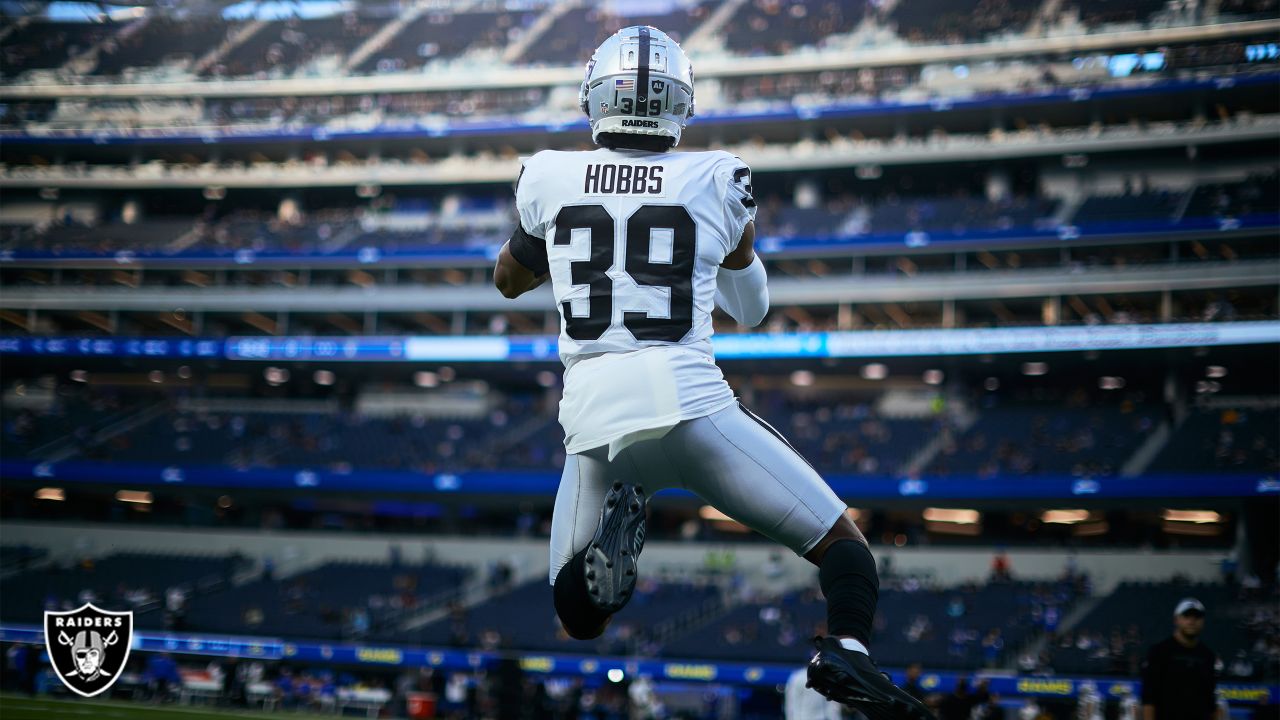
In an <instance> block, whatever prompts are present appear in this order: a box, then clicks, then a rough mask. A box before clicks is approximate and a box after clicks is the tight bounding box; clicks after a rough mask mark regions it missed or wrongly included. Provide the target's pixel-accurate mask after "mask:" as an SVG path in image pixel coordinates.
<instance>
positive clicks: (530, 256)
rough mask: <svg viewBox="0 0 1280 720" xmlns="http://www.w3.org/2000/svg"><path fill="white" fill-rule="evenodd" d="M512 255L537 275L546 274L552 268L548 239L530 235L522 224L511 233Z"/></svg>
mask: <svg viewBox="0 0 1280 720" xmlns="http://www.w3.org/2000/svg"><path fill="white" fill-rule="evenodd" d="M511 257H513V258H515V259H516V262H518V263H520V264H521V265H523V266H525V268H527V269H528V270H529V271H530V272H532V273H533V274H534V275H535V276H537V277H542V276H543V275H546V274H547V271H548V270H549V269H550V266H549V265H548V264H547V241H546V240H543V239H542V238H539V237H534V236H532V235H530V234H529V233H527V232H525V231H524V228H522V227H520V225H516V230H515V232H513V233H511Z"/></svg>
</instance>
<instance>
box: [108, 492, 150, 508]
mask: <svg viewBox="0 0 1280 720" xmlns="http://www.w3.org/2000/svg"><path fill="white" fill-rule="evenodd" d="M116 500H119V501H120V502H126V503H137V504H139V505H150V504H151V493H149V492H147V491H145V490H121V491H119V492H117V493H116Z"/></svg>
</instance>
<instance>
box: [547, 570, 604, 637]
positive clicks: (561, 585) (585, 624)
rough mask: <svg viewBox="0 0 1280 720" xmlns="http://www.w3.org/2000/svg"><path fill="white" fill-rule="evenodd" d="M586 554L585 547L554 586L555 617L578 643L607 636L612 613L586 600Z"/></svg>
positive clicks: (559, 575) (560, 575)
mask: <svg viewBox="0 0 1280 720" xmlns="http://www.w3.org/2000/svg"><path fill="white" fill-rule="evenodd" d="M586 557H587V551H586V549H585V548H584V549H583V550H581V551H580V552H578V554H576V555H574V556H573V558H572V559H571V560H569V562H567V563H565V564H564V567H562V568H560V572H559V573H557V574H556V582H555V586H554V587H553V595H554V596H555V603H556V615H558V616H560V624H562V625H564V630H565V632H567V633H569V637H571V638H573V639H575V640H592V639H594V638H598V637H600V635H601V634H602V633H604V628H605V621H606V620H608V619H609V613H607V612H605V611H603V610H601V609H600V608H598V607H596V606H595V605H594V604H593V603H592V602H591V599H590V598H589V597H587V583H586V580H584V579H583V574H584V573H585V565H586Z"/></svg>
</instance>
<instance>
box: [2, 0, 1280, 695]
mask: <svg viewBox="0 0 1280 720" xmlns="http://www.w3.org/2000/svg"><path fill="white" fill-rule="evenodd" d="M0 11H3V15H2V16H0V56H2V57H3V65H0V75H2V76H3V79H2V80H3V84H0V163H2V164H0V193H2V197H0V232H2V233H3V236H0V282H2V283H3V285H2V287H0V329H2V330H0V331H2V335H0V361H2V362H3V381H2V382H3V438H2V440H3V445H2V446H0V451H2V453H3V458H0V476H2V477H3V486H2V487H0V514H2V518H3V521H2V524H0V536H2V537H0V540H2V542H0V556H2V557H0V560H2V563H3V565H2V567H0V573H2V575H0V642H2V643H3V648H4V653H3V656H4V662H5V665H4V670H5V674H4V681H5V687H6V690H7V691H8V693H9V694H6V695H4V696H2V699H0V712H3V713H4V714H5V715H6V716H9V717H23V716H24V715H23V713H30V714H31V715H32V716H40V717H56V716H60V714H62V713H64V712H69V711H70V710H69V709H68V707H67V706H61V705H57V704H39V702H43V701H39V702H37V701H32V700H27V699H19V698H17V697H16V696H15V695H14V693H20V692H24V691H38V692H39V693H40V694H41V695H42V696H50V697H52V698H58V697H66V695H67V693H66V691H65V690H64V689H63V688H62V687H61V685H60V684H59V683H58V681H57V679H56V678H54V677H53V676H52V675H51V674H50V673H49V672H48V668H47V665H44V664H42V661H41V659H40V655H41V654H42V650H41V643H42V642H43V640H42V635H41V633H40V631H39V629H38V626H39V624H40V622H41V617H42V613H43V611H44V610H45V609H69V608H73V607H77V606H79V605H80V604H82V603H83V602H85V601H90V600H91V601H93V602H95V603H96V604H98V605H100V606H102V607H106V608H113V609H127V608H132V609H134V611H135V613H136V618H137V626H138V628H139V631H138V632H139V637H138V638H137V639H136V640H135V644H134V651H133V654H132V656H131V659H130V667H129V671H128V672H127V673H126V674H125V675H124V676H123V677H122V678H121V679H120V681H119V682H118V683H117V684H116V685H115V687H114V689H113V690H112V693H111V694H112V695H113V696H114V697H115V698H116V699H117V700H123V701H127V702H128V704H121V705H87V706H86V707H88V708H90V709H88V710H79V709H77V712H80V713H84V712H89V713H90V714H93V713H95V712H100V713H101V714H102V715H103V716H116V717H125V716H132V714H131V713H134V712H136V713H138V716H139V717H158V715H155V714H154V713H153V714H147V712H145V708H146V707H149V706H150V705H153V704H157V703H162V702H173V701H177V702H182V703H199V704H204V705H208V706H215V707H219V708H222V712H240V711H243V710H244V708H246V707H255V708H256V707H262V708H265V709H267V710H272V711H276V712H278V711H281V710H285V709H301V710H307V711H310V712H317V713H319V712H332V711H338V710H341V711H343V712H345V713H347V714H352V713H356V714H364V713H365V712H375V713H376V712H381V713H383V715H384V716H399V717H404V716H406V715H407V714H409V713H416V714H418V715H419V716H429V715H430V714H432V713H434V714H435V715H437V716H443V717H497V718H517V717H520V718H550V717H557V718H567V717H584V718H585V717H600V718H605V717H610V718H612V717H636V718H643V717H699V718H702V717H707V718H710V717H715V718H732V717H741V718H776V717H781V716H782V712H783V711H782V703H783V693H782V689H783V687H784V686H785V685H786V683H787V682H788V679H789V678H790V677H791V675H792V673H793V672H794V671H795V670H796V669H797V668H800V667H801V666H802V665H803V663H804V661H805V660H806V658H807V648H808V642H807V640H808V638H809V637H810V636H812V635H813V634H814V633H815V632H816V631H819V630H820V627H821V624H822V622H823V620H824V615H823V610H822V608H823V606H822V603H821V599H820V598H818V597H817V596H816V583H815V581H814V577H813V573H812V569H811V568H809V567H808V566H807V564H806V563H804V562H803V561H802V560H799V559H797V558H794V557H790V556H788V555H787V554H786V553H784V552H779V551H778V550H777V549H776V548H775V547H773V546H772V545H770V544H768V543H766V542H764V541H763V540H762V539H761V538H759V537H757V536H754V535H752V534H750V533H746V532H743V528H741V527H740V526H738V525H737V524H736V523H734V522H733V521H732V520H729V519H727V518H724V517H722V516H719V515H717V514H716V513H715V512H714V511H712V510H711V509H710V508H706V507H702V506H701V503H699V502H698V501H697V499H696V498H693V497H691V496H687V495H680V494H678V493H672V494H663V495H660V496H659V498H658V500H657V501H656V502H655V503H654V504H653V507H652V511H651V513H652V514H651V518H650V530H649V537H650V541H649V545H648V546H647V547H646V550H645V556H644V560H643V562H642V568H643V574H644V579H643V581H642V584H641V587H640V592H638V593H637V597H636V599H635V600H634V601H633V602H632V603H631V605H630V606H629V607H627V608H626V610H625V611H624V612H623V613H621V614H620V615H619V617H618V618H617V619H616V622H615V623H614V624H613V626H612V627H611V629H610V631H609V632H608V634H607V635H606V636H605V637H604V638H602V639H601V640H600V641H599V642H596V643H578V642H572V641H568V640H566V639H564V637H563V635H561V634H559V633H558V627H557V625H556V621H555V619H554V612H553V610H552V607H551V598H550V592H549V589H548V587H547V585H546V570H547V551H546V543H547V534H548V529H549V522H550V512H551V506H552V499H553V496H554V492H555V486H556V482H557V480H558V468H559V466H560V463H561V462H562V460H563V446H562V445H561V444H560V441H561V437H562V436H561V435H560V430H559V427H558V424H557V423H556V421H555V408H556V402H557V399H558V384H559V370H560V368H559V364H558V362H557V360H556V358H555V349H554V336H555V333H556V332H557V330H558V326H557V319H556V316H555V313H554V311H553V308H552V304H551V302H550V296H549V293H547V292H546V291H545V290H543V291H539V292H537V293H532V294H531V295H529V296H527V297H524V298H521V299H520V300H518V301H515V302H511V301H506V300H504V299H503V298H501V297H500V296H499V295H498V293H497V292H496V291H495V290H493V288H492V284H491V275H490V272H491V271H490V267H491V265H492V262H493V259H494V257H495V255H496V250H497V248H498V247H499V246H500V244H501V242H502V241H503V240H504V239H505V237H506V236H507V235H508V234H509V232H510V230H511V228H512V223H513V222H514V220H513V218H514V215H513V211H512V197H511V190H510V189H511V183H512V181H513V180H514V178H515V176H516V173H517V171H518V168H519V160H518V158H519V157H520V156H523V155H528V154H531V153H533V152H535V151H537V150H539V149H543V148H548V147H551V148H583V147H586V146H587V145H588V137H587V135H586V124H585V121H584V120H583V118H581V116H580V115H579V113H578V112H577V109H576V101H577V82H578V79H579V78H580V76H581V71H582V70H581V69H582V66H583V63H584V61H585V59H586V58H587V56H588V55H589V53H590V51H591V50H592V49H593V48H594V47H595V45H596V44H597V43H598V42H599V41H600V40H601V39H603V38H604V37H605V36H607V34H609V33H610V32H612V31H613V30H616V29H617V28H619V27H622V26H625V25H630V24H652V25H655V26H657V27H660V28H662V29H663V30H665V31H667V32H669V33H670V34H671V35H672V36H673V37H676V38H677V39H678V40H680V41H681V42H682V44H683V46H684V48H685V49H686V50H687V51H688V52H689V53H690V55H691V56H692V57H693V60H694V63H695V67H696V69H697V73H698V75H697V77H698V86H697V95H698V113H699V114H698V117H697V118H695V120H694V122H693V124H692V125H691V126H690V128H689V129H688V131H687V133H686V136H685V140H684V142H682V144H681V148H682V149H687V148H693V149H699V148H722V149H727V150H730V151H731V152H734V153H735V154H738V155H740V156H741V157H742V158H743V159H744V160H746V161H747V162H748V163H750V164H751V165H752V167H753V169H754V177H753V184H754V187H755V192H756V199H757V201H758V204H759V219H758V225H759V231H758V238H759V240H758V246H759V248H760V250H761V252H762V254H763V256H764V259H765V262H766V264H767V267H768V269H769V273H770V281H771V282H770V284H771V290H772V296H773V309H772V310H771V312H770V314H769V316H768V318H767V320H766V321H765V323H764V324H763V325H762V326H761V327H760V328H757V329H756V330H755V331H748V330H746V329H744V328H739V327H736V326H735V325H734V324H733V322H732V320H730V319H728V318H727V317H723V316H717V331H718V333H719V335H718V337H717V354H718V355H719V357H720V358H721V365H722V367H723V368H724V370H725V373H726V376H727V377H728V378H729V380H730V382H731V384H732V385H733V386H734V388H735V390H736V391H737V392H738V393H739V394H740V395H741V396H742V397H743V399H744V402H745V403H746V404H748V405H749V406H751V407H753V408H755V409H756V410H757V411H758V412H759V413H761V414H762V415H764V416H765V417H766V418H767V419H769V420H770V421H771V422H772V423H774V424H775V425H776V426H777V427H779V428H780V429H781V430H782V431H783V432H784V433H785V434H787V435H788V437H789V438H791V440H792V441H793V443H795V444H796V445H797V447H798V448H799V449H800V450H801V452H803V453H804V454H805V455H806V456H807V457H808V458H810V459H811V460H812V462H813V463H814V464H815V466H817V467H818V468H819V470H820V471H822V472H823V474H824V475H825V476H826V477H827V478H828V479H829V480H830V482H831V484H832V485H833V487H834V488H835V489H836V490H837V492H839V494H840V495H841V496H842V497H843V498H845V499H846V501H847V502H848V503H849V504H850V505H851V506H852V507H853V508H856V509H855V510H851V512H852V513H853V514H854V515H855V516H856V520H857V522H858V524H859V526H860V527H862V528H863V530H864V531H865V532H866V534H867V536H868V537H869V539H870V541H871V543H872V546H873V550H874V552H875V553H876V554H877V557H878V558H879V559H880V563H881V578H882V581H881V582H882V595H881V607H880V617H879V618H878V619H877V623H876V637H875V641H874V644H873V652H874V655H875V657H877V658H878V659H879V661H880V663H881V664H882V666H884V667H887V668H889V669H891V670H892V671H893V673H894V676H895V678H897V679H899V680H900V681H901V680H902V679H903V673H904V671H905V670H906V668H907V667H908V666H909V665H911V664H912V663H919V664H920V665H921V666H922V668H923V674H922V675H921V676H920V685H921V687H922V688H923V690H924V691H925V692H927V693H928V694H930V695H932V696H934V697H935V699H941V698H946V697H948V696H950V699H948V700H947V701H946V702H943V703H942V708H941V709H942V716H941V717H942V720H962V719H963V718H968V717H969V716H970V712H971V711H972V712H973V717H975V718H980V719H981V720H996V719H997V718H1008V719H1009V720H1012V718H1014V717H1015V716H1016V717H1018V718H1020V720H1032V719H1033V718H1037V717H1040V716H1043V715H1048V716H1049V717H1052V718H1055V719H1057V720H1062V719H1063V718H1067V717H1071V716H1077V717H1080V718H1084V719H1085V720H1093V719H1094V718H1095V717H1102V716H1103V715H1105V717H1108V718H1112V717H1118V718H1125V719H1126V720H1132V719H1133V718H1134V717H1135V715H1134V712H1135V710H1134V701H1133V700H1132V698H1133V693H1134V691H1135V687H1136V686H1135V682H1136V680H1137V678H1138V675H1137V671H1138V663H1139V662H1140V659H1141V657H1142V654H1143V653H1144V652H1145V648H1146V647H1147V646H1149V645H1150V644H1151V643H1153V642H1155V641H1156V640H1158V639H1160V638H1162V637H1163V636H1165V635H1166V634H1167V633H1168V632H1169V630H1170V621H1171V615H1172V609H1173V607H1174V604H1175V602H1176V601H1177V600H1178V599H1180V598H1182V597H1184V596H1195V597H1198V598H1199V599H1201V600H1202V601H1203V602H1204V603H1205V604H1206V606H1207V607H1208V623H1207V631H1206V632H1207V634H1206V638H1207V641H1208V643H1209V644H1210V646H1211V647H1212V648H1213V649H1214V650H1215V651H1217V653H1218V655H1219V656H1220V659H1221V669H1220V674H1221V684H1220V687H1221V688H1222V689H1223V692H1222V696H1223V701H1224V702H1227V703H1229V705H1230V712H1231V715H1232V716H1233V717H1235V718H1246V717H1265V716H1268V715H1269V716H1270V717H1275V703H1276V702H1277V699H1278V697H1280V691H1278V690H1277V688H1276V681H1277V677H1278V675H1280V671H1278V658H1280V613H1278V608H1277V595H1276V567H1277V561H1280V551H1278V546H1280V530H1278V529H1277V528H1278V527H1280V523H1278V522H1277V517H1278V514H1277V510H1278V507H1277V495H1280V479H1278V478H1277V469H1278V467H1277V450H1278V448H1280V387H1278V377H1280V376H1278V374H1277V349H1278V344H1280V306H1278V302H1280V283H1278V282H1277V278H1278V277H1280V273H1278V270H1280V265H1278V263H1280V260H1278V256H1280V252H1278V249H1280V248H1278V246H1277V229H1278V228H1280V186H1278V184H1277V171H1278V170H1280V161H1277V151H1278V150H1280V141H1278V138H1280V135H1278V134H1277V131H1278V130H1280V107H1277V106H1278V105H1280V94H1278V93H1277V89H1278V83H1277V80H1278V79H1280V66H1278V63H1280V52H1278V51H1277V44H1276V41H1277V31H1278V30H1280V20H1278V19H1277V6H1276V3H1275V2H1274V0H1200V1H1199V2H1197V1H1196V0H1172V1H1170V2H1165V1H1164V0H1033V1H1031V2H1023V1H1022V0H1004V1H1001V0H982V1H981V2H978V3H971V2H962V1H960V0H898V1H897V2H895V1H894V0H881V1H878V2H820V1H819V2H804V1H803V0H705V1H703V2H697V1H690V2H676V1H671V2H646V3H640V2H612V3H601V4H595V3H583V2H543V1H540V0H523V1H512V2H495V1H492V0H459V1H457V2H445V1H436V2H432V1H429V0H423V1H420V2H408V1H406V2H360V3H353V2H345V3H344V2H328V1H318V2H310V1H305V0H304V1H299V2H290V3H275V2H260V3H250V2H245V3H239V4H232V3H228V2H219V1H218V0H171V1H170V2H157V3H142V4H140V5H138V6H136V7H135V6H133V5H121V4H112V3H107V4H102V5H97V4H93V5H90V4H84V5H81V4H76V3H63V2H55V3H42V2H15V1H13V0H7V1H6V2H2V3H0ZM960 680H966V681H968V682H969V683H971V685H972V689H971V693H970V695H968V696H967V697H962V696H961V695H960V694H958V693H957V691H956V690H955V688H956V686H957V684H958V683H959V681H960ZM67 700H68V701H70V699H69V698H67ZM657 705H661V706H662V709H657V708H656V706H657ZM572 708H579V709H580V710H581V712H580V714H575V713H576V712H577V711H575V710H573V709H572Z"/></svg>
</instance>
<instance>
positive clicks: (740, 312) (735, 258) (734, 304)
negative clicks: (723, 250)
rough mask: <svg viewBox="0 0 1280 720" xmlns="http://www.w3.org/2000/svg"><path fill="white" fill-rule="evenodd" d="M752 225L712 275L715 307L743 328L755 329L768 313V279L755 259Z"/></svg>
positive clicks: (753, 224)
mask: <svg viewBox="0 0 1280 720" xmlns="http://www.w3.org/2000/svg"><path fill="white" fill-rule="evenodd" d="M755 245H756V224H755V222H754V221H752V222H748V223H747V225H746V227H744V228H743V230H742V239H741V240H739V241H738V246H737V247H735V248H734V249H733V251H732V252H730V253H729V254H728V255H725V257H724V261H723V262H721V263H720V270H719V272H717V273H716V304H717V305H719V306H720V308H721V309H722V310H724V311H725V312H727V313H729V316H730V317H732V318H733V319H734V320H737V321H738V322H739V323H741V324H743V325H746V326H747V327H755V326H756V325H759V324H760V322H761V321H763V320H764V316H765V315H767V314H768V313H769V285H768V281H769V278H768V276H767V275H766V274H765V271H764V263H763V262H761V261H760V258H759V257H757V256H756V249H755Z"/></svg>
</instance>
